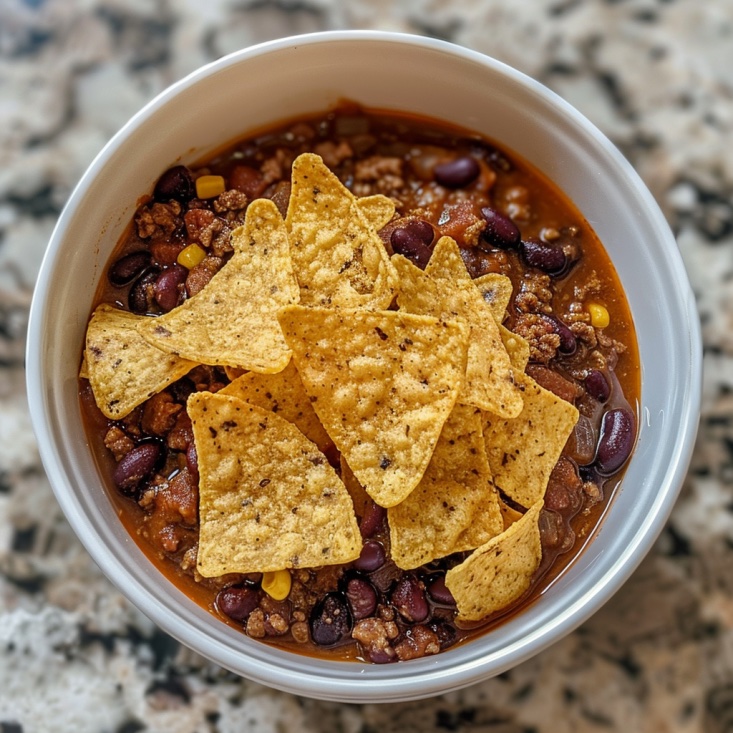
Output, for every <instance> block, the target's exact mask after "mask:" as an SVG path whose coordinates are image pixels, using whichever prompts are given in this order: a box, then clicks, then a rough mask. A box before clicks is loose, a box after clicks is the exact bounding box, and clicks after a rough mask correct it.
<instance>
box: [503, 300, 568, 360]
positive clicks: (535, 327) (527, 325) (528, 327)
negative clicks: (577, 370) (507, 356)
mask: <svg viewBox="0 0 733 733" xmlns="http://www.w3.org/2000/svg"><path fill="white" fill-rule="evenodd" d="M512 330H513V331H514V333H516V334H518V335H519V336H522V337H523V338H525V339H526V340H527V341H528V342H529V358H530V360H531V361H536V362H539V363H540V364H547V363H548V362H550V361H551V360H552V359H554V358H555V356H556V354H557V350H558V348H559V347H560V337H559V336H558V335H557V334H556V333H555V329H554V327H553V325H552V323H550V321H549V320H547V319H546V318H543V317H542V316H540V315H538V314H536V313H522V314H520V315H519V316H517V319H516V321H515V323H514V328H513V329H512Z"/></svg>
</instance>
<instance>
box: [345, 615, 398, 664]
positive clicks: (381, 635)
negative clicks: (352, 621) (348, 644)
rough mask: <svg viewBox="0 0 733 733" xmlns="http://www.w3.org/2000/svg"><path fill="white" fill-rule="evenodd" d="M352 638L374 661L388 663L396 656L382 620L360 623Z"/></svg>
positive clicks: (365, 620) (373, 619) (355, 628)
mask: <svg viewBox="0 0 733 733" xmlns="http://www.w3.org/2000/svg"><path fill="white" fill-rule="evenodd" d="M351 636H352V638H353V639H356V641H358V642H359V643H360V644H361V645H362V647H363V649H364V653H365V654H366V655H367V656H368V657H369V659H371V660H372V661H384V662H386V661H389V660H391V659H394V658H395V656H396V652H395V650H394V649H393V648H392V645H391V644H390V642H389V638H388V636H387V628H386V626H385V622H384V621H382V620H381V619H378V618H365V619H363V620H361V621H358V622H357V623H356V625H355V626H354V630H353V631H352V632H351Z"/></svg>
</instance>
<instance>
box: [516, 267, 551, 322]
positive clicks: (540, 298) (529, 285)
mask: <svg viewBox="0 0 733 733" xmlns="http://www.w3.org/2000/svg"><path fill="white" fill-rule="evenodd" d="M551 287H552V280H551V278H550V276H549V275H544V274H542V273H538V272H526V273H525V274H524V277H523V278H522V282H521V285H520V288H519V292H518V293H517V296H516V298H515V299H514V305H515V307H516V309H517V310H518V311H519V312H520V313H546V314H549V313H552V289H551Z"/></svg>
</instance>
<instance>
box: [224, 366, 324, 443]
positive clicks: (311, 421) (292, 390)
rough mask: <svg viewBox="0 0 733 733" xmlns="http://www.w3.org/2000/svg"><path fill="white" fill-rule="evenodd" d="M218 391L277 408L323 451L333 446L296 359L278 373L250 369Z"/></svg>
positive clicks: (260, 405)
mask: <svg viewBox="0 0 733 733" xmlns="http://www.w3.org/2000/svg"><path fill="white" fill-rule="evenodd" d="M218 394H227V395H232V396H233V397H238V398H239V399H240V400H244V401H245V402H249V403H250V404H251V405H257V406H258V407H262V408H263V409H265V410H270V411H271V412H276V413H277V414H278V415H280V417H282V418H284V419H285V420H287V421H288V422H291V423H293V425H295V427H297V428H298V430H300V432H301V433H303V435H305V437H306V438H308V440H310V441H312V442H313V443H315V444H316V445H317V446H318V449H319V450H320V451H322V452H324V453H325V452H326V451H327V450H329V449H331V448H333V441H332V440H331V438H329V437H328V433H327V432H326V431H325V430H324V429H323V425H321V421H320V420H319V419H318V415H316V413H315V411H314V410H313V407H312V406H311V403H310V400H309V399H308V395H307V394H306V392H305V387H303V382H301V380H300V376H299V375H298V370H297V369H296V368H295V365H294V364H293V363H292V362H291V363H290V364H288V365H287V366H286V367H285V369H283V370H282V371H281V372H278V373H277V374H258V373H257V372H247V373H246V374H243V375H242V376H241V377H238V378H237V379H235V380H234V381H233V382H231V384H228V385H227V386H226V387H224V388H223V389H220V390H219V392H218Z"/></svg>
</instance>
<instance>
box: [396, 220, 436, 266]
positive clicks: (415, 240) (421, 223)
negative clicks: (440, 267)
mask: <svg viewBox="0 0 733 733" xmlns="http://www.w3.org/2000/svg"><path fill="white" fill-rule="evenodd" d="M433 239H435V231H434V229H433V225H432V224H431V223H430V222H428V221H425V220H424V219H413V220H412V221H408V222H407V223H406V224H405V225H404V226H402V227H398V228H397V229H395V230H394V231H393V232H392V235H391V236H390V238H389V241H390V243H391V245H392V249H393V250H394V251H395V252H397V253H398V254H401V255H404V256H405V257H407V258H408V259H410V260H412V261H413V262H414V263H415V264H416V265H417V266H418V267H419V268H420V269H421V270H424V269H425V267H426V265H427V264H428V261H429V260H430V255H432V254H433V250H432V248H431V245H432V243H433Z"/></svg>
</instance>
